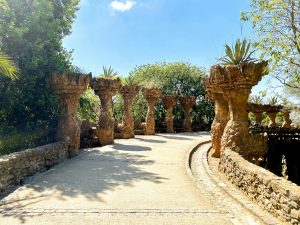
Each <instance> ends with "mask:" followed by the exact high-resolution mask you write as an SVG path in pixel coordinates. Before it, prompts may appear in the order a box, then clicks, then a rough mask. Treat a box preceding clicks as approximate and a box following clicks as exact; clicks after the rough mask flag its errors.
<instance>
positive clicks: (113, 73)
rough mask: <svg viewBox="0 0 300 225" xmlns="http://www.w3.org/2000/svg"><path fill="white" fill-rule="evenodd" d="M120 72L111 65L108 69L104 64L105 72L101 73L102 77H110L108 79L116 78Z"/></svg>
mask: <svg viewBox="0 0 300 225" xmlns="http://www.w3.org/2000/svg"><path fill="white" fill-rule="evenodd" d="M117 76H118V73H117V72H116V71H114V69H113V68H112V67H111V66H110V67H109V68H108V69H107V68H106V67H105V66H103V74H101V77H104V78H108V79H115V78H117Z"/></svg>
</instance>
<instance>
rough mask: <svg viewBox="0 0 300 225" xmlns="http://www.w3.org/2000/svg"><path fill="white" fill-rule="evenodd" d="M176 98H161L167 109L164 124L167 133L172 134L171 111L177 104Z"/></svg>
mask: <svg viewBox="0 0 300 225" xmlns="http://www.w3.org/2000/svg"><path fill="white" fill-rule="evenodd" d="M177 99H178V97H177V96H163V97H162V101H163V103H164V105H165V107H166V108H167V114H166V124H167V133H174V127H173V109H174V106H175V105H176V103H177Z"/></svg>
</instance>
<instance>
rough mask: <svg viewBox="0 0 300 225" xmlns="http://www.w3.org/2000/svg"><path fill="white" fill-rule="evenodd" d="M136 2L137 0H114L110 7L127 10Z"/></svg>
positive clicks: (121, 10)
mask: <svg viewBox="0 0 300 225" xmlns="http://www.w3.org/2000/svg"><path fill="white" fill-rule="evenodd" d="M135 4H136V2H135V1H132V0H127V1H126V2H120V1H117V0H115V1H113V2H112V3H110V7H112V8H113V9H114V10H116V11H120V12H125V11H128V10H130V9H132V7H133V6H134V5H135Z"/></svg>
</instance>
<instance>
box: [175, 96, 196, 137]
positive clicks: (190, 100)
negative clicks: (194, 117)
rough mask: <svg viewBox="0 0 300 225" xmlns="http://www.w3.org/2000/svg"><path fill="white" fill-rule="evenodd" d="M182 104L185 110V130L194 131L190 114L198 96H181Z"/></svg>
mask: <svg viewBox="0 0 300 225" xmlns="http://www.w3.org/2000/svg"><path fill="white" fill-rule="evenodd" d="M179 101H180V104H181V105H182V108H183V112H184V119H183V125H182V127H183V131H184V132H191V131H192V121H191V116H190V111H191V109H192V107H193V105H195V104H196V98H195V97H193V96H185V97H179Z"/></svg>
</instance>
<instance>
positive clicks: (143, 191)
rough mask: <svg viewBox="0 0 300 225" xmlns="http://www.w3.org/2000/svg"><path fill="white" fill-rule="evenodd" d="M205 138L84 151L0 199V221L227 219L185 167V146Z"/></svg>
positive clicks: (170, 137)
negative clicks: (200, 189) (196, 183)
mask: <svg viewBox="0 0 300 225" xmlns="http://www.w3.org/2000/svg"><path fill="white" fill-rule="evenodd" d="M209 139H210V136H209V134H208V133H186V134H164V135H157V136H137V137H136V138H135V139H130V140H116V143H115V144H114V145H109V146H105V147H102V148H94V149H87V150H84V151H82V153H81V154H80V155H79V156H78V157H76V158H74V159H71V160H67V161H66V162H64V163H62V164H60V165H58V166H56V167H54V168H53V169H51V170H49V171H47V172H45V173H42V174H39V175H36V176H35V177H34V178H33V180H32V182H30V183H29V184H27V185H25V186H23V187H21V188H19V189H17V190H16V191H14V192H13V193H12V194H10V195H9V196H7V197H6V198H5V199H3V200H2V201H0V224H1V225H2V224H5V225H6V224H13V225H16V224H22V223H24V224H43V225H46V224H101V225H105V224H118V225H123V224H124V225H125V224H128V225H129V224H130V225H135V224H136V225H142V224H151V225H153V224H159V225H161V224H170V225H174V224H176V225H180V224H188V225H193V224H201V225H205V224H213V225H215V224H224V225H227V224H232V223H234V222H235V221H236V220H235V218H234V216H232V214H230V213H229V212H228V211H227V210H226V208H224V209H222V208H220V207H219V206H218V205H217V204H216V203H215V201H214V200H213V199H211V197H208V196H206V194H205V192H203V191H202V192H201V191H199V189H198V188H197V186H196V185H195V183H194V182H193V180H192V179H191V177H189V176H188V173H187V170H186V165H185V163H186V155H187V153H188V151H189V150H190V148H191V146H193V145H195V144H196V143H197V142H199V141H207V140H209ZM204 183H205V181H204ZM198 186H199V185H198ZM200 188H201V186H200ZM216 202H217V201H216ZM237 210H238V209H237ZM249 224H250V223H249Z"/></svg>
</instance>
